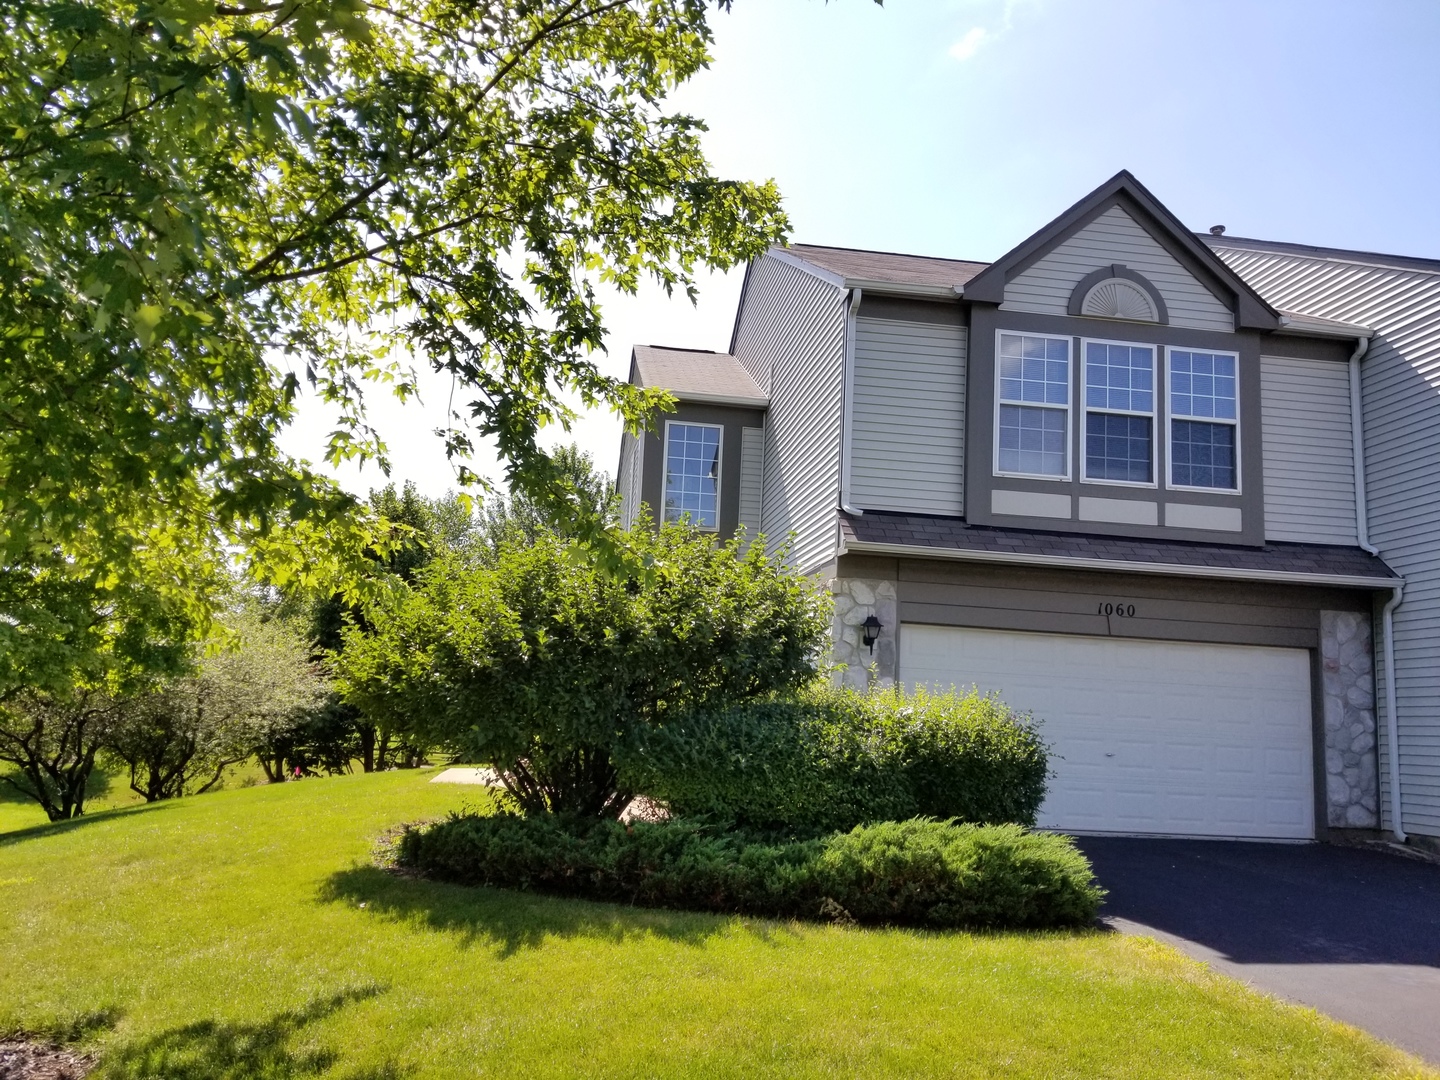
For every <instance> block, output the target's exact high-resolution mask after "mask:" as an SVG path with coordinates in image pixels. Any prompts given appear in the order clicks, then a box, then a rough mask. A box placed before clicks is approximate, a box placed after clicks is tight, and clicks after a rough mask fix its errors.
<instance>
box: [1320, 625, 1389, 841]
mask: <svg viewBox="0 0 1440 1080" xmlns="http://www.w3.org/2000/svg"><path fill="white" fill-rule="evenodd" d="M1320 658H1321V667H1322V671H1323V682H1324V701H1325V803H1326V808H1327V813H1326V819H1327V821H1328V823H1329V825H1330V827H1331V828H1338V829H1375V828H1379V826H1380V816H1379V795H1380V793H1379V786H1380V774H1379V768H1378V762H1377V758H1376V749H1375V656H1374V650H1373V648H1372V643H1371V626H1370V616H1369V615H1363V614H1360V613H1359V612H1353V611H1322V612H1321V613H1320Z"/></svg>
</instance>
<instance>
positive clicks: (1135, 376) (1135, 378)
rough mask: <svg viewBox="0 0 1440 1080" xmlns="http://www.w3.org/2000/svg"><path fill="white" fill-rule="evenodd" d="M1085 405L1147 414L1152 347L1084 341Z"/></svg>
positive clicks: (1152, 370)
mask: <svg viewBox="0 0 1440 1080" xmlns="http://www.w3.org/2000/svg"><path fill="white" fill-rule="evenodd" d="M1085 404H1086V405H1087V406H1088V407H1090V408H1094V409H1119V410H1123V411H1125V412H1138V413H1148V412H1153V411H1154V409H1155V350H1154V349H1152V348H1150V347H1149V346H1147V345H1111V344H1107V343H1102V342H1097V341H1089V342H1086V343H1085Z"/></svg>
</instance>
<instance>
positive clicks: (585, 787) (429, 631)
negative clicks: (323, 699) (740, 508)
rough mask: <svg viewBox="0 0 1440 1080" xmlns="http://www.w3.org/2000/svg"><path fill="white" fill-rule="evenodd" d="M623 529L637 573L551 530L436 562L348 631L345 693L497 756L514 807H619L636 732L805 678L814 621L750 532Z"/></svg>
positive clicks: (342, 661) (802, 595)
mask: <svg viewBox="0 0 1440 1080" xmlns="http://www.w3.org/2000/svg"><path fill="white" fill-rule="evenodd" d="M631 541H632V542H633V543H634V544H635V546H636V549H637V551H638V553H639V554H640V555H641V557H642V558H643V559H644V560H645V561H646V563H647V565H648V570H647V571H646V572H643V573H639V574H637V575H635V576H632V577H629V578H625V577H621V576H617V575H614V574H610V573H607V572H605V571H603V570H601V569H598V568H597V567H596V566H595V565H594V564H593V563H590V562H586V561H582V560H579V559H577V558H575V556H574V552H573V549H572V548H571V547H570V546H569V545H568V544H567V542H566V541H565V540H564V539H563V538H561V537H559V536H555V535H549V534H544V535H541V536H539V537H538V538H537V539H536V541H535V542H534V543H533V544H531V545H514V546H506V547H504V548H502V550H501V552H500V554H499V556H498V558H496V559H495V560H494V561H493V562H486V563H479V564H477V563H475V562H473V561H472V562H465V561H462V560H457V559H445V560H440V561H438V562H436V563H434V564H432V565H431V566H429V567H427V568H426V569H425V570H423V571H422V572H421V574H420V576H419V578H418V581H419V587H418V588H417V589H415V590H414V591H413V592H410V593H408V594H407V595H406V596H405V597H404V598H403V599H402V600H401V601H400V602H399V603H398V604H397V605H396V606H395V607H394V608H393V609H391V610H389V611H388V612H386V613H384V614H383V615H380V616H379V617H378V618H377V620H376V623H375V627H374V632H373V633H370V634H362V633H360V632H359V631H358V630H353V629H352V630H350V631H348V632H347V634H346V640H345V648H344V650H343V651H342V652H341V653H340V654H339V656H338V657H337V660H336V666H337V675H338V681H339V685H340V687H341V691H342V693H343V694H344V695H345V698H346V700H347V701H350V702H352V703H354V704H356V705H357V706H359V707H360V708H361V709H362V710H364V711H365V713H366V714H367V715H370V716H376V717H380V716H383V717H386V718H387V719H388V720H389V722H390V724H391V725H392V726H393V727H395V728H396V729H397V730H405V731H410V732H414V733H416V736H417V737H418V738H421V739H423V740H427V741H430V742H433V743H443V744H445V745H447V746H449V747H452V748H453V749H455V750H456V751H457V752H458V753H459V754H460V755H462V756H463V757H465V758H466V759H467V760H473V761H480V762H484V763H487V764H490V765H493V766H494V767H495V768H496V769H497V770H498V771H499V773H500V775H501V778H502V779H503V781H504V783H505V785H506V787H507V788H508V789H509V790H510V792H511V794H513V795H514V797H515V798H516V799H517V800H518V801H519V803H520V804H521V806H523V807H524V808H525V809H526V810H528V811H541V810H555V811H567V812H574V813H580V814H587V815H599V816H609V817H613V816H616V815H618V814H620V813H621V812H622V811H623V810H624V808H625V807H626V806H627V805H628V804H629V802H630V800H631V799H632V798H633V794H634V793H633V792H631V791H629V790H627V789H626V788H625V787H624V786H623V784H622V781H621V778H620V773H619V769H618V763H619V760H620V758H621V757H623V755H624V753H625V752H626V751H627V750H631V749H634V748H636V747H637V746H640V745H642V744H643V741H644V740H643V736H644V734H645V732H646V730H647V729H648V728H649V727H651V726H653V725H658V724H663V723H664V722H665V720H666V718H667V717H670V716H672V715H674V714H675V713H676V711H677V710H682V711H683V710H685V709H688V708H695V707H701V706H705V705H709V704H716V703H722V702H727V703H728V702H736V701H743V700H746V699H748V698H752V697H755V696H758V695H762V694H766V693H770V692H772V691H776V690H782V689H786V688H793V687H796V686H799V685H801V684H803V683H805V682H807V681H809V680H810V679H813V678H814V676H815V673H816V666H817V663H818V661H819V658H820V651H821V643H822V641H823V639H824V635H825V631H826V628H827V621H826V615H825V611H824V597H823V595H822V594H821V593H820V592H819V591H818V590H816V589H814V588H813V586H812V584H811V583H810V582H809V581H808V580H806V579H804V578H802V577H800V576H799V575H798V574H797V573H795V572H794V571H792V570H790V569H788V568H787V567H786V566H785V565H784V563H783V561H779V560H772V559H770V558H767V557H766V555H765V553H764V551H763V547H764V545H762V544H755V545H752V546H751V547H750V549H749V550H748V551H747V552H744V553H743V554H742V552H741V548H740V541H739V540H735V541H732V542H731V543H729V544H726V545H723V546H720V545H717V544H715V543H714V541H713V539H712V538H711V537H709V536H707V535H706V534H703V533H698V532H696V531H694V530H692V529H689V528H687V527H685V526H681V525H668V526H665V527H664V528H662V529H660V530H659V531H658V532H657V531H653V530H651V529H650V528H649V527H648V526H647V525H646V524H645V523H641V525H640V526H639V527H637V528H636V529H635V530H634V532H633V535H632V537H631Z"/></svg>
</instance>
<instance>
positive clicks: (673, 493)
mask: <svg viewBox="0 0 1440 1080" xmlns="http://www.w3.org/2000/svg"><path fill="white" fill-rule="evenodd" d="M722 434H723V429H722V428H721V427H720V425H718V424H684V423H679V422H677V421H673V420H672V421H668V422H667V423H666V424H665V520H666V521H689V522H690V524H692V525H695V526H698V527H699V528H701V529H706V530H710V529H718V528H719V527H720V443H721V436H722Z"/></svg>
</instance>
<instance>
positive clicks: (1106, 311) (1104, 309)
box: [1080, 278, 1159, 322]
mask: <svg viewBox="0 0 1440 1080" xmlns="http://www.w3.org/2000/svg"><path fill="white" fill-rule="evenodd" d="M1080 314H1082V315H1098V316H1100V317H1101V318H1102V319H1130V320H1132V321H1134V322H1158V321H1159V320H1158V319H1157V318H1156V315H1157V312H1156V311H1155V305H1154V304H1153V303H1151V301H1150V297H1148V296H1146V295H1145V290H1144V289H1142V288H1140V287H1139V286H1138V285H1132V284H1131V283H1130V282H1128V281H1124V280H1122V279H1120V278H1107V279H1106V280H1105V281H1102V282H1101V283H1100V284H1099V285H1096V286H1095V287H1094V288H1093V289H1091V290H1090V291H1089V292H1088V293H1086V294H1085V299H1084V300H1083V301H1081V304H1080Z"/></svg>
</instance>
